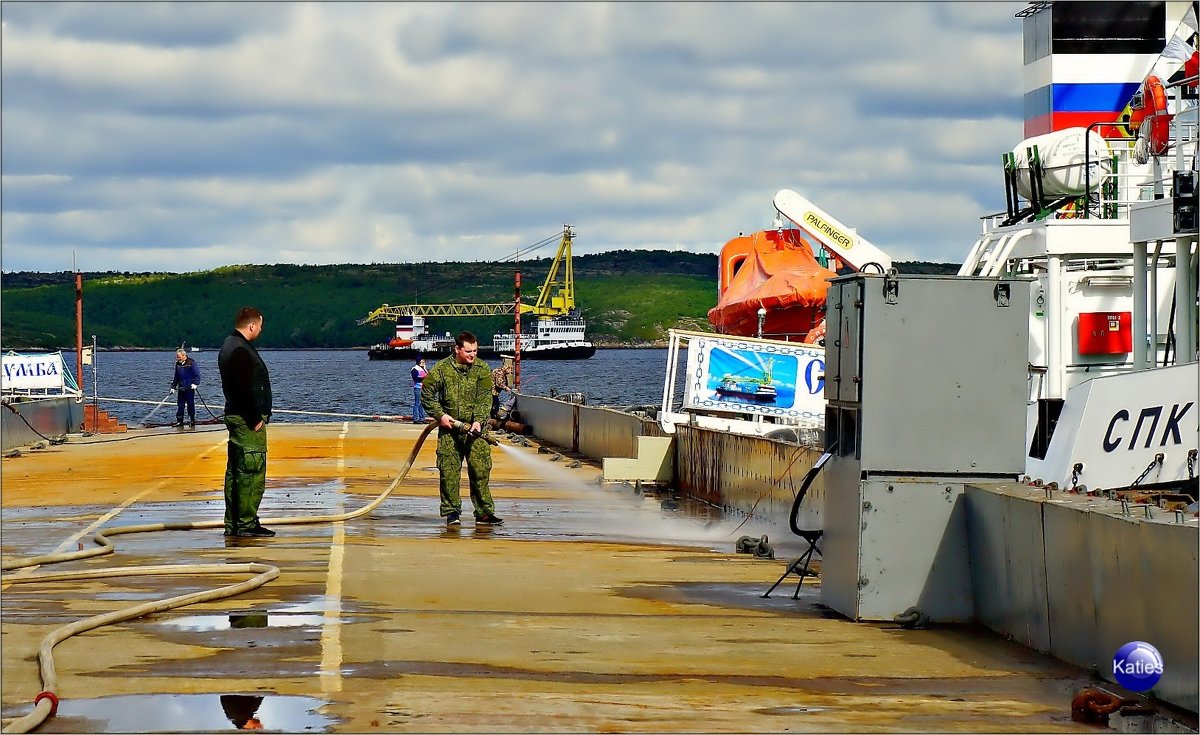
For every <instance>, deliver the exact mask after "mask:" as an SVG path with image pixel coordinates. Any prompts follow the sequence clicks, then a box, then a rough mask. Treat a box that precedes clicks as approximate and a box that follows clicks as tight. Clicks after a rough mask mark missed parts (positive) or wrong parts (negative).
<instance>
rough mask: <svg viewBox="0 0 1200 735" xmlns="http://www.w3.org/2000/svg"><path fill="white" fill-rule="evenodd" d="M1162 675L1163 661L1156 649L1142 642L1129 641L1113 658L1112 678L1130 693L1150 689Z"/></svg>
mask: <svg viewBox="0 0 1200 735" xmlns="http://www.w3.org/2000/svg"><path fill="white" fill-rule="evenodd" d="M1162 675H1163V659H1162V655H1161V654H1160V653H1159V652H1158V649H1157V648H1155V647H1154V646H1152V645H1150V644H1149V643H1146V642H1144V641H1130V642H1129V643H1126V644H1125V645H1123V646H1121V647H1120V648H1118V649H1117V653H1116V655H1114V656H1113V676H1114V677H1115V678H1116V680H1117V683H1118V684H1120V685H1121V686H1123V687H1125V688H1126V689H1128V690H1129V691H1131V692H1144V691H1146V690H1147V689H1151V688H1153V687H1154V685H1155V684H1157V683H1158V680H1159V679H1161V678H1162Z"/></svg>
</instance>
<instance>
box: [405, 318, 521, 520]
mask: <svg viewBox="0 0 1200 735" xmlns="http://www.w3.org/2000/svg"><path fill="white" fill-rule="evenodd" d="M478 354H479V340H478V339H476V337H475V335H473V334H471V333H470V332H461V333H459V335H458V336H457V337H455V338H454V354H453V355H451V356H450V357H447V358H445V359H443V360H440V361H439V362H438V364H436V365H434V366H433V369H432V370H430V371H429V374H428V375H426V376H425V381H424V383H422V385H421V403H422V405H423V406H424V408H425V413H427V414H429V417H430V418H436V419H437V423H438V445H437V466H438V473H439V475H440V476H441V482H440V483H439V484H440V489H441V498H442V499H441V506H440V510H441V514H442V515H443V516H445V518H446V525H448V526H456V525H458V524H459V516H460V515H462V498H461V497H460V495H459V483H460V479H461V478H460V476H461V474H462V464H463V457H466V458H467V478H468V479H469V480H470V483H471V503H472V504H473V505H474V506H475V523H476V525H481V526H499V525H500V524H501V523H504V521H502V520H500V519H499V518H497V517H496V513H495V510H496V506H495V504H494V503H493V502H492V493H491V492H490V491H489V490H488V481H489V480H490V479H491V474H492V447H491V445H489V444H488V443H487V442H486V441H484V440H483V439H482V438H480V437H479V434H480V433H481V432H482V431H483V424H485V423H487V420H488V414H490V413H491V410H492V374H491V371H489V370H488V366H487V363H485V362H483V361H482V360H479V359H477V357H476V356H477V355H478ZM456 421H458V422H461V423H462V426H463V427H464V428H466V429H468V430H469V432H470V433H466V432H464V431H461V430H458V429H455V428H454V422H456Z"/></svg>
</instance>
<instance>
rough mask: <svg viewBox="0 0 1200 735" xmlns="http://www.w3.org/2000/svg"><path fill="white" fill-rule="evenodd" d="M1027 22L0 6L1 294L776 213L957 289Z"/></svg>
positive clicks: (545, 8)
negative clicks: (782, 210) (805, 200)
mask: <svg viewBox="0 0 1200 735" xmlns="http://www.w3.org/2000/svg"><path fill="white" fill-rule="evenodd" d="M1024 6H1025V3H1023V2H997V3H991V2H911V3H908V2H886V3H858V2H825V3H822V2H798V3H778V2H772V3H762V4H757V3H613V4H600V3H594V4H593V3H562V4H557V3H555V4H551V3H529V4H501V3H465V4H445V3H431V4H422V3H387V2H376V3H350V2H328V3H303V4H301V3H296V4H292V3H261V4H259V3H248V2H231V3H214V2H205V3H190V2H174V3H163V4H153V3H142V2H136V3H127V4H126V3H57V2H28V3H23V2H7V1H6V2H4V3H3V5H2V6H0V12H2V14H3V47H2V48H3V58H2V63H3V66H2V70H3V89H2V93H3V96H2V99H0V103H2V107H3V109H2V113H3V129H2V137H3V141H2V142H3V232H2V236H3V241H2V243H0V244H2V250H0V256H2V262H0V266H2V268H3V270H5V271H14V270H41V271H57V270H68V269H70V268H71V267H72V253H75V256H76V258H77V263H78V267H79V268H80V269H81V270H164V271H176V272H182V271H194V270H204V269H209V268H213V267H217V266H222V265H231V264H239V263H301V264H325V263H371V262H414V261H426V260H436V261H446V260H481V259H482V260H493V259H499V258H503V257H505V256H506V255H509V254H511V253H512V252H513V251H514V250H515V249H517V248H519V247H522V246H525V245H529V244H531V243H534V242H537V241H539V240H542V239H543V238H546V237H548V236H551V235H553V234H554V233H555V232H556V231H558V230H560V229H561V226H562V224H564V223H570V224H572V225H574V226H575V228H576V230H577V233H578V238H577V240H576V243H575V245H576V247H575V249H576V252H577V253H591V252H604V251H608V250H614V249H640V248H667V249H677V250H687V251H692V252H705V253H712V252H717V251H718V250H719V249H720V247H721V245H722V244H724V242H725V241H726V240H728V239H729V238H731V237H734V236H736V235H737V234H738V232H741V231H744V232H750V231H753V230H756V229H760V228H764V227H769V226H770V225H771V221H772V217H773V215H774V210H773V208H772V206H771V198H772V196H773V195H774V193H775V192H776V191H777V190H778V189H780V188H785V187H786V188H792V189H795V190H797V191H799V192H801V193H802V194H805V195H806V196H808V197H809V198H811V199H812V200H814V201H815V202H816V203H817V204H818V205H820V206H822V207H824V208H825V209H826V210H827V211H829V212H830V213H831V214H832V215H833V216H835V217H836V218H838V219H840V220H841V221H843V222H844V223H845V224H847V225H849V226H851V227H856V228H857V229H858V231H859V233H860V234H862V235H863V236H864V237H866V238H867V239H868V240H870V241H871V242H873V243H874V244H875V245H877V246H879V247H881V248H883V249H884V250H885V251H887V252H888V253H889V254H890V255H892V257H893V258H895V259H898V260H907V259H923V260H939V261H961V260H962V258H963V257H964V255H965V253H966V252H967V250H968V249H969V247H970V245H971V244H972V242H973V241H974V240H975V237H976V235H977V234H978V232H979V217H980V216H981V215H983V214H987V213H991V212H997V211H1000V210H1002V209H1003V208H1004V195H1003V188H1002V180H1001V174H1000V168H999V160H1000V155H1001V153H1002V152H1004V151H1006V150H1009V149H1011V148H1012V147H1014V146H1015V145H1016V144H1017V143H1018V142H1019V141H1020V138H1021V130H1022V125H1021V114H1022V113H1021V74H1022V60H1021V21H1020V20H1019V19H1017V18H1014V17H1013V14H1014V13H1015V12H1017V11H1018V10H1020V9H1021V8H1022V7H1024ZM551 254H553V246H552V245H551V246H548V247H546V248H544V249H542V250H540V251H538V252H536V253H534V255H537V256H543V257H544V256H548V255H551Z"/></svg>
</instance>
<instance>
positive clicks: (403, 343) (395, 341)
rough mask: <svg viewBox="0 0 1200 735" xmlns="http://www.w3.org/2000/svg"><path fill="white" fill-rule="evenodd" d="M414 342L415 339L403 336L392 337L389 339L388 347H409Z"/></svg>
mask: <svg viewBox="0 0 1200 735" xmlns="http://www.w3.org/2000/svg"><path fill="white" fill-rule="evenodd" d="M412 343H413V341H412V340H411V339H404V338H403V337H392V338H391V339H389V340H388V347H408V346H409V345H411V344H412Z"/></svg>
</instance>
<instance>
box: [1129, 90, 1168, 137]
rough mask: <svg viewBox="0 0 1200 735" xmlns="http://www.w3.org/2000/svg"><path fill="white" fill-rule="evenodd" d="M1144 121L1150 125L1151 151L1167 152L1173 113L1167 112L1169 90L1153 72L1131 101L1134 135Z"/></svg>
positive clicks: (1130, 116) (1130, 114)
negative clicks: (1164, 87)
mask: <svg viewBox="0 0 1200 735" xmlns="http://www.w3.org/2000/svg"><path fill="white" fill-rule="evenodd" d="M1143 123H1145V124H1148V125H1149V126H1150V127H1149V131H1148V137H1149V143H1150V152H1151V153H1152V154H1154V155H1156V156H1161V155H1162V154H1164V153H1166V152H1167V149H1168V148H1169V147H1170V143H1171V115H1170V113H1168V112H1167V91H1166V90H1165V89H1163V83H1162V80H1161V79H1159V78H1158V77H1157V76H1155V75H1153V74H1151V75H1150V76H1148V77H1146V81H1144V82H1142V86H1141V87H1140V88H1139V89H1138V91H1137V94H1135V95H1134V96H1133V100H1132V101H1131V102H1130V103H1129V129H1130V132H1131V133H1132V134H1133V135H1134V136H1136V135H1138V133H1139V131H1140V130H1141V128H1142V125H1143Z"/></svg>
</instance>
